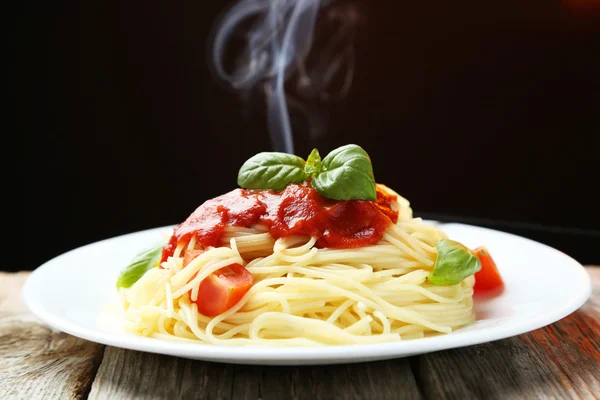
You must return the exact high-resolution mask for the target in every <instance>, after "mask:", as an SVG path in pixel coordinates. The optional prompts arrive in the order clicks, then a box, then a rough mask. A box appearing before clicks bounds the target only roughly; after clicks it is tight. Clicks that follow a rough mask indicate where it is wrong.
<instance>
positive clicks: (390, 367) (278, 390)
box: [89, 347, 420, 400]
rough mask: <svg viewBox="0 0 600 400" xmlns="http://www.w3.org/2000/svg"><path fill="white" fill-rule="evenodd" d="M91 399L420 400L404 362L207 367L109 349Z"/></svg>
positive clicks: (210, 365) (208, 364) (148, 354)
mask: <svg viewBox="0 0 600 400" xmlns="http://www.w3.org/2000/svg"><path fill="white" fill-rule="evenodd" d="M89 398H90V399H119V400H121V399H139V398H155V399H235V400H245V399H248V400H250V399H252V400H254V399H262V400H280V399H309V400H318V399H382V400H385V399H394V400H395V399H399V398H402V399H419V398H420V395H419V391H418V388H417V385H416V382H415V380H414V377H413V374H412V372H411V369H410V365H409V363H408V360H407V359H397V360H391V361H382V362H373V363H361V364H347V365H343V364H342V365H331V366H302V367H282V366H250V365H231V364H220V363H209V362H204V361H196V360H187V359H182V358H176V357H170V356H163V355H157V354H150V353H141V352H136V351H130V350H123V349H117V348H113V347H108V348H107V349H106V353H105V356H104V360H103V361H102V365H101V366H100V369H99V370H98V374H97V375H96V379H95V380H94V383H93V385H92V390H91V393H90V397H89Z"/></svg>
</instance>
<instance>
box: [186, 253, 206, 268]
mask: <svg viewBox="0 0 600 400" xmlns="http://www.w3.org/2000/svg"><path fill="white" fill-rule="evenodd" d="M202 253H204V250H186V251H185V253H183V266H184V267H185V266H186V265H188V264H189V263H191V262H192V260H193V259H194V258H196V257H198V256H199V255H200V254H202Z"/></svg>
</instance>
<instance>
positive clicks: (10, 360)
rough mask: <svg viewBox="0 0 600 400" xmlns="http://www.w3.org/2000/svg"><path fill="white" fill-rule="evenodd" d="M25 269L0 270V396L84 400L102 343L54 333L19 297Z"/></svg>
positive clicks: (25, 276) (24, 277) (1, 397)
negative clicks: (18, 271)
mask: <svg viewBox="0 0 600 400" xmlns="http://www.w3.org/2000/svg"><path fill="white" fill-rule="evenodd" d="M28 275H29V273H28V272H20V273H4V272H0V399H80V398H85V396H86V395H87V393H88V392H89V388H90V385H91V382H92V379H93V377H94V376H95V373H96V370H97V369H98V366H99V364H100V361H101V359H102V354H103V350H104V346H101V345H98V344H95V343H92V342H88V341H86V340H81V339H77V338H75V337H73V336H70V335H67V334H65V333H61V332H56V331H53V330H51V329H50V328H48V327H47V326H46V325H44V324H43V323H42V322H41V321H39V320H38V319H36V318H35V317H34V316H33V315H32V314H31V313H29V311H28V310H27V307H26V306H25V305H24V304H23V302H22V300H21V287H22V285H23V283H24V282H25V279H26V278H27V276H28Z"/></svg>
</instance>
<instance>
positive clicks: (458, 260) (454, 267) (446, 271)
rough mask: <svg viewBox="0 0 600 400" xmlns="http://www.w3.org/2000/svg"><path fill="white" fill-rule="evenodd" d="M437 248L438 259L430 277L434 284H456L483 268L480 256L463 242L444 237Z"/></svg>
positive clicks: (430, 281)
mask: <svg viewBox="0 0 600 400" xmlns="http://www.w3.org/2000/svg"><path fill="white" fill-rule="evenodd" d="M435 248H436V250H437V259H436V261H435V267H434V268H433V272H432V274H431V275H430V276H429V278H428V280H429V283H431V284H433V285H456V284H458V283H460V282H462V281H463V279H465V278H467V277H469V276H471V275H473V274H475V273H476V272H479V271H480V270H481V261H479V258H478V257H477V256H476V255H475V254H474V253H473V252H472V251H471V250H469V249H468V248H467V247H466V246H464V245H463V244H461V243H458V242H455V241H454V240H449V239H442V240H440V241H439V242H438V243H437V244H436V245H435Z"/></svg>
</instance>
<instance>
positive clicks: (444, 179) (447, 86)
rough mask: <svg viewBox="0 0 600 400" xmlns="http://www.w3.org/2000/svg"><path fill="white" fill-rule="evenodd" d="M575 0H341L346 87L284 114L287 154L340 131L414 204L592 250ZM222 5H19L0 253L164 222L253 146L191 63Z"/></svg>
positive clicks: (583, 38) (590, 161)
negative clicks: (315, 125) (350, 10)
mask: <svg viewBox="0 0 600 400" xmlns="http://www.w3.org/2000/svg"><path fill="white" fill-rule="evenodd" d="M593 3H594V2H593V1H589V2H585V1H583V0H581V1H577V0H564V1H527V2H525V1H520V0H519V1H516V0H510V1H494V2H470V1H469V2H467V1H453V2H444V1H418V2H404V1H395V0H394V1H392V0H386V1H365V2H362V3H361V2H355V3H352V5H353V7H355V9H356V10H357V12H358V13H359V15H360V16H361V20H362V23H361V24H360V25H359V26H358V29H357V31H356V40H355V45H356V65H355V77H354V81H353V84H352V88H351V90H350V92H349V94H348V96H347V97H346V98H344V99H343V100H340V101H338V102H329V103H326V104H325V103H324V104H321V105H320V106H319V110H320V111H321V114H322V115H321V118H322V120H323V121H324V122H325V123H326V125H325V126H326V130H325V131H324V133H321V134H312V133H310V132H309V131H308V129H302V128H297V129H296V131H295V132H294V142H295V146H296V152H297V154H298V155H301V156H303V157H306V155H307V154H308V153H309V152H310V150H311V149H312V148H313V147H318V148H319V149H320V150H321V154H326V153H327V152H328V151H330V150H332V149H333V148H335V147H337V146H340V145H343V144H346V143H357V144H359V145H361V146H363V147H364V148H365V149H366V150H367V152H368V153H369V154H370V156H371V158H372V159H373V164H374V170H375V177H376V179H377V181H378V182H381V183H385V184H387V185H388V186H390V187H392V188H394V189H395V190H397V191H398V192H399V193H401V194H402V195H404V196H405V197H407V198H408V199H409V200H410V201H411V204H412V207H413V210H414V212H415V215H416V216H423V217H425V218H439V219H441V220H449V221H460V222H467V223H472V224H475V225H481V226H488V227H492V228H496V229H501V230H504V231H509V232H513V233H517V234H520V235H523V236H526V237H530V238H533V239H535V240H539V241H541V242H544V243H547V244H549V245H551V246H554V247H556V248H558V249H559V250H562V251H564V252H566V253H567V254H569V255H571V256H573V257H574V258H576V259H577V260H578V261H580V262H582V263H598V262H600V257H598V255H597V251H596V249H597V247H598V245H599V244H600V234H599V227H600V224H599V223H600V217H599V213H598V211H597V205H598V197H597V195H595V194H593V191H594V193H595V191H596V190H597V188H596V187H597V186H598V172H599V167H598V165H599V164H598V161H599V156H598V147H597V145H595V142H597V139H596V138H595V137H596V136H598V133H600V100H599V96H600V94H599V93H600V92H599V88H600V72H599V71H600V63H599V62H598V57H597V53H598V52H599V50H600V47H599V43H600V7H598V2H596V3H595V4H593ZM229 4H231V3H225V2H218V1H180V2H166V1H163V2H116V1H104V2H86V3H85V4H84V3H83V2H82V3H81V4H80V3H77V2H63V3H60V2H47V3H45V4H39V5H29V6H23V8H22V9H21V10H20V12H19V15H18V18H17V26H16V30H15V31H14V34H13V35H12V36H11V37H10V38H11V40H13V39H14V40H13V44H14V49H15V50H16V54H15V56H14V58H13V59H12V62H10V67H11V68H13V69H14V70H13V71H12V73H11V74H10V75H9V87H10V88H12V89H15V90H14V96H15V102H14V104H15V105H16V130H17V133H18V135H19V137H20V138H22V139H23V159H21V160H20V161H19V162H20V163H22V172H23V174H24V176H23V182H24V192H23V195H24V201H23V209H24V210H23V220H24V222H23V229H24V230H23V232H22V234H23V240H22V242H23V243H24V248H23V250H22V251H23V255H24V257H20V256H19V258H18V260H16V261H15V262H14V263H6V264H5V266H4V268H3V269H8V270H21V269H33V268H35V267H37V266H38V265H40V264H42V263H43V262H45V261H48V260H49V259H51V258H53V257H55V256H57V255H59V254H61V253H63V252H65V251H68V250H71V249H73V248H75V247H79V246H81V245H85V244H88V243H91V242H94V241H98V240H101V239H105V238H109V237H112V236H116V235H120V234H124V233H129V232H134V231H138V230H142V229H147V228H154V227H158V226H163V225H171V224H177V223H179V222H181V221H182V220H183V219H185V218H186V217H187V216H188V214H189V213H190V212H191V211H193V210H194V209H195V208H196V207H197V206H198V205H199V204H201V203H202V202H203V201H204V200H207V199H208V198H211V197H214V196H216V195H219V194H221V193H224V192H226V191H229V190H231V189H233V188H234V187H236V176H237V171H238V169H239V167H240V166H241V164H242V163H243V162H244V161H245V160H246V159H247V158H248V157H250V156H252V155H253V154H255V153H257V152H259V151H269V150H272V148H271V144H270V141H269V136H268V132H267V128H266V117H265V113H264V107H263V102H262V100H261V98H260V97H252V98H251V100H250V102H251V107H249V106H248V105H249V104H248V103H247V102H246V103H243V102H242V101H241V100H240V97H239V96H238V95H237V94H236V93H233V92H231V91H228V90H226V88H225V87H223V86H222V85H220V84H219V83H218V82H217V81H216V80H215V78H214V76H213V75H212V74H211V72H210V68H209V64H210V60H209V59H208V57H207V48H208V47H209V42H210V38H211V31H212V29H213V24H214V23H215V22H216V20H217V17H218V15H219V14H220V13H221V12H222V11H223V10H224V9H225V8H226V7H227V6H228V5H229ZM334 6H335V5H334ZM318 46H319V43H317V44H316V47H315V51H318V48H319V47H318ZM317 54H318V53H317ZM18 165H20V164H18ZM34 237H36V238H37V240H33V238H34Z"/></svg>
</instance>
